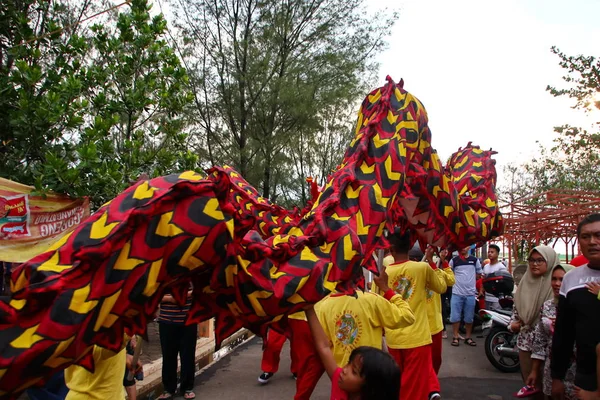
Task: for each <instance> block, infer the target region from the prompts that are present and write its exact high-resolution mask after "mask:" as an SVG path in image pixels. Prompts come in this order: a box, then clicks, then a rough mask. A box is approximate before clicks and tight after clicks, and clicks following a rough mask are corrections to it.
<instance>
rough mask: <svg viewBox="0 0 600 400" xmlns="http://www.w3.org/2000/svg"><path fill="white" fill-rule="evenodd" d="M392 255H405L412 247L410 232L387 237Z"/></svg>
mask: <svg viewBox="0 0 600 400" xmlns="http://www.w3.org/2000/svg"><path fill="white" fill-rule="evenodd" d="M388 241H389V242H390V248H391V250H392V254H406V255H408V252H409V250H410V249H411V247H412V243H411V237H410V231H406V232H404V233H393V234H392V235H390V236H389V237H388Z"/></svg>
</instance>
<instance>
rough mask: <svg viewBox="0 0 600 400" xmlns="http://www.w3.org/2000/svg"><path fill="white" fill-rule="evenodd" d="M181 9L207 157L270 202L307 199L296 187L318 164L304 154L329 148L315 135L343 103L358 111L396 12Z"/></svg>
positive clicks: (244, 2)
mask: <svg viewBox="0 0 600 400" xmlns="http://www.w3.org/2000/svg"><path fill="white" fill-rule="evenodd" d="M175 10H176V11H175V15H176V21H178V23H177V26H178V28H179V30H180V32H182V33H183V36H184V37H185V43H184V45H183V46H182V47H181V51H182V53H183V54H184V57H183V59H184V60H185V63H186V65H187V66H188V70H189V72H190V76H191V84H192V87H193V88H194V93H195V106H196V107H195V110H194V114H195V121H197V123H198V126H199V127H200V135H198V136H197V139H198V145H199V147H200V148H203V149H205V154H206V156H207V160H209V161H210V162H211V163H216V164H220V163H232V164H233V165H234V166H235V167H236V168H237V169H238V170H239V171H240V172H241V173H242V174H243V175H244V177H245V178H246V179H248V180H249V181H250V182H251V183H252V184H254V185H255V186H256V187H260V188H262V192H263V195H264V196H265V197H269V198H271V199H275V198H277V197H279V196H282V198H284V199H285V198H287V199H289V200H290V201H291V202H295V203H299V202H301V201H302V200H304V197H305V196H302V195H300V196H298V193H295V191H296V189H297V186H296V185H298V184H300V185H305V184H304V179H305V178H306V175H304V174H306V173H308V171H309V170H310V169H318V167H319V165H314V164H313V165H310V166H308V165H307V164H306V163H307V162H308V159H307V155H310V154H311V153H314V152H318V151H319V147H322V146H323V145H324V144H325V143H327V140H315V138H316V137H317V135H319V134H322V133H324V132H327V133H329V132H332V130H331V129H328V128H327V126H328V123H327V119H329V118H330V117H331V113H332V112H336V111H337V109H338V108H339V105H340V104H344V106H348V107H349V109H353V111H354V109H355V107H356V106H357V104H358V101H359V100H360V99H361V97H362V95H363V94H364V92H365V88H366V87H367V86H369V84H370V83H371V78H372V77H373V71H376V70H377V65H376V63H375V62H374V61H373V56H374V54H375V53H376V52H377V51H378V50H380V49H381V48H382V47H383V46H384V45H385V41H384V39H383V38H384V37H385V36H386V35H387V34H388V33H389V29H390V27H391V26H392V24H393V19H394V17H395V14H390V15H388V16H385V15H383V14H378V15H377V16H373V15H372V14H370V13H368V12H367V11H366V2H364V1H362V0H351V1H342V0H319V1H306V0H293V1H286V2H280V1H274V0H267V1H253V0H220V1H207V0H177V1H175ZM341 21H343V22H341ZM353 119H354V118H352V120H353ZM348 134H350V135H351V129H349V130H348V131H346V132H345V135H344V136H345V137H347V135H348ZM313 144H315V146H311V147H310V148H307V146H308V145H313ZM342 153H343V152H342ZM341 156H342V154H339V158H341ZM311 159H314V160H315V161H316V157H311ZM298 160H302V164H303V165H304V167H303V168H302V169H301V170H300V171H299V173H298V171H297V170H295V168H296V167H297V166H298V163H299V161H298ZM336 161H338V162H339V160H336ZM302 175H303V176H302Z"/></svg>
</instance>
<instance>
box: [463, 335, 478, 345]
mask: <svg viewBox="0 0 600 400" xmlns="http://www.w3.org/2000/svg"><path fill="white" fill-rule="evenodd" d="M465 344H468V345H469V346H473V347H475V346H477V343H475V341H474V340H473V339H471V338H470V337H469V338H466V339H465Z"/></svg>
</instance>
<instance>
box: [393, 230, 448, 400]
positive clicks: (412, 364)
mask: <svg viewBox="0 0 600 400" xmlns="http://www.w3.org/2000/svg"><path fill="white" fill-rule="evenodd" d="M388 239H389V241H390V245H391V252H392V256H393V257H394V263H393V264H390V265H389V267H387V270H386V272H387V275H388V276H389V278H388V285H389V287H390V288H392V290H394V291H395V292H396V293H398V294H399V295H400V296H402V298H403V299H404V300H406V301H407V302H408V304H409V305H410V308H411V310H412V311H413V313H414V315H415V320H416V321H415V323H414V324H412V325H410V326H408V327H406V328H402V329H394V330H386V332H385V336H386V341H387V345H388V350H389V352H390V354H391V355H392V357H394V359H395V360H396V362H397V363H398V366H399V367H400V371H401V372H402V377H401V388H402V389H401V391H400V399H401V400H414V399H428V398H429V399H430V400H433V399H439V398H440V395H439V391H440V388H439V381H438V379H437V376H436V374H435V371H434V370H433V364H432V361H431V329H430V327H429V320H428V318H427V296H426V288H429V289H430V290H432V291H434V292H436V293H440V294H441V293H444V292H445V291H446V278H445V274H444V272H443V271H442V270H440V269H438V268H437V266H436V265H435V263H434V262H433V249H432V248H428V249H427V250H426V252H425V259H426V261H427V262H415V261H410V260H409V258H408V252H409V250H410V248H411V244H412V242H411V238H410V232H407V233H405V234H399V233H395V234H393V235H390V236H389V238H388ZM424 382H428V384H424Z"/></svg>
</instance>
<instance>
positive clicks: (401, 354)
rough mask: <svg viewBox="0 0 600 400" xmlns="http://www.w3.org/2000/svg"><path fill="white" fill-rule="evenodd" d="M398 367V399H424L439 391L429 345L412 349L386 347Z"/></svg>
mask: <svg viewBox="0 0 600 400" xmlns="http://www.w3.org/2000/svg"><path fill="white" fill-rule="evenodd" d="M388 350H389V352H390V355H391V356H392V357H394V360H396V362H397V363H398V366H399V367H400V374H401V377H400V400H426V399H427V398H428V397H429V394H430V393H431V392H439V391H440V382H439V381H438V378H437V375H436V374H435V371H434V370H433V365H432V364H431V345H427V346H421V347H415V348H414V349H388Z"/></svg>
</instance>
